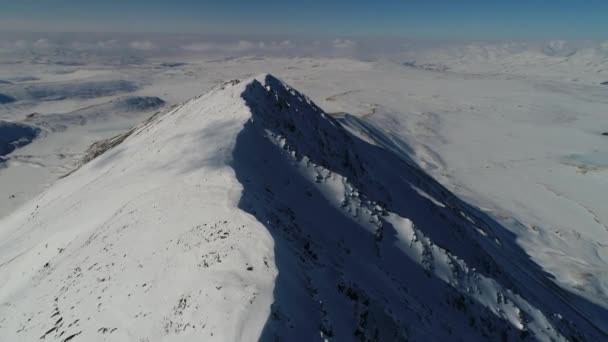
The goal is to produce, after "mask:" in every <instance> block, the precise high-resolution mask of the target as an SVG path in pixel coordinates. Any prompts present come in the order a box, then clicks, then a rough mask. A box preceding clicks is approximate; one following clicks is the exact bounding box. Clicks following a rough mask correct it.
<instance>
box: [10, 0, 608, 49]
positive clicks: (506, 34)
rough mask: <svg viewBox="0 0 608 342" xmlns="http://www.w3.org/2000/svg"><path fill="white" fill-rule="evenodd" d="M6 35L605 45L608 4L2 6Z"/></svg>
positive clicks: (70, 1) (389, 1)
mask: <svg viewBox="0 0 608 342" xmlns="http://www.w3.org/2000/svg"><path fill="white" fill-rule="evenodd" d="M0 6H2V7H1V8H2V12H0V30H1V31H3V32H5V33H6V32H10V31H28V32H36V31H37V32H106V33H111V32H116V33H118V32H124V33H129V32H131V33H136V32H137V33H181V34H190V33H196V34H211V35H242V34H247V35H277V34H279V35H288V36H296V37H300V36H302V37H318V38H327V37H334V36H349V37H372V38H373V37H396V38H407V39H432V40H547V39H567V40H604V39H608V22H607V21H606V20H605V14H606V13H608V3H607V2H605V1H597V0H583V1H576V2H573V1H565V0H557V1H545V0H534V1H523V0H517V1H509V2H500V1H478V0H468V1H458V2H455V1H445V0H432V1H418V0H415V1H396V0H380V1H376V2H375V3H374V5H373V6H370V5H369V3H367V2H364V1H359V0H357V1H348V2H347V1H343V0H338V1H332V2H331V3H326V2H322V1H318V0H313V1H309V2H307V3H306V4H305V5H304V4H297V3H294V2H285V1H275V0H271V1H265V2H263V3H249V2H242V1H236V0H229V1H222V2H208V1H207V2H201V1H193V0H177V1H171V2H166V1H142V0H128V1H122V2H121V3H120V4H119V5H117V4H116V3H113V2H86V3H83V2H79V1H75V0H54V1H44V2H40V1H19V2H16V1H7V0H0Z"/></svg>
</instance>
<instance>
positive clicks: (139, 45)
mask: <svg viewBox="0 0 608 342" xmlns="http://www.w3.org/2000/svg"><path fill="white" fill-rule="evenodd" d="M129 47H131V49H135V50H143V51H150V50H156V49H157V46H156V44H154V43H152V42H151V41H149V40H143V41H137V40H136V41H133V42H131V43H130V44H129Z"/></svg>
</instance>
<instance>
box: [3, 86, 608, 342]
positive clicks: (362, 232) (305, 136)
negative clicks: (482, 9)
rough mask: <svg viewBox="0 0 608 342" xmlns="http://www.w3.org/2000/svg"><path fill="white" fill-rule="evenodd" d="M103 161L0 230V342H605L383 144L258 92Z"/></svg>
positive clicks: (291, 93) (596, 316)
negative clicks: (2, 341)
mask: <svg viewBox="0 0 608 342" xmlns="http://www.w3.org/2000/svg"><path fill="white" fill-rule="evenodd" d="M106 149H107V151H105V152H104V150H106ZM102 152H104V153H102ZM99 153H102V154H101V155H100V156H99V157H97V158H95V159H94V160H92V161H91V162H89V163H87V164H85V165H84V166H82V167H81V168H80V169H79V170H77V171H76V172H74V173H72V174H71V175H69V176H67V177H66V178H64V179H62V180H60V181H59V182H58V183H56V184H55V185H54V186H53V187H51V188H50V189H49V190H48V191H46V192H45V193H44V194H43V195H41V196H40V197H39V198H37V199H36V200H34V201H33V202H31V203H30V204H28V205H27V206H25V207H23V208H22V209H20V210H19V211H17V212H15V213H13V214H12V215H10V216H9V217H7V218H6V219H4V220H3V221H0V284H1V285H0V303H1V304H0V336H1V337H2V339H6V340H24V341H30V340H31V341H34V340H39V339H40V340H45V341H95V340H112V341H178V340H179V341H200V340H206V341H211V340H217V341H231V340H238V341H252V340H258V339H262V340H269V341H273V340H277V339H278V340H287V341H311V340H335V341H349V340H361V341H393V340H395V341H398V340H424V341H428V340H465V341H471V340H501V339H502V340H526V339H529V340H533V339H538V340H551V339H553V340H589V341H595V340H604V339H606V338H608V335H606V331H607V330H608V329H607V327H608V321H607V315H606V310H605V308H602V307H598V306H595V305H594V304H593V303H589V302H588V301H586V300H585V299H583V298H580V297H577V296H576V295H574V294H571V293H569V292H567V291H565V290H563V289H561V288H560V287H558V286H557V285H556V284H555V283H554V281H553V280H552V279H551V275H550V274H548V273H546V272H544V271H543V270H542V269H541V268H540V267H539V266H538V265H537V264H535V263H534V262H533V261H532V260H531V259H530V258H529V257H528V255H527V254H526V253H525V252H524V251H523V250H522V249H521V248H520V247H519V246H518V245H517V243H516V242H515V237H514V235H513V234H512V233H510V232H509V231H507V230H506V229H504V228H503V227H502V226H500V225H499V224H497V223H496V222H495V221H493V220H492V219H491V218H490V217H488V216H487V215H485V214H484V213H482V212H480V211H478V210H476V209H475V208H473V207H471V206H469V205H467V204H466V203H465V202H463V201H461V200H459V199H458V198H456V197H455V196H454V195H452V194H451V193H450V192H449V191H448V190H446V189H445V188H443V187H442V186H441V185H439V184H438V183H437V182H436V181H434V180H433V179H432V178H430V177H429V176H427V175H426V174H425V173H424V172H422V171H421V170H420V169H419V168H417V167H416V166H414V165H413V163H411V162H410V161H409V159H408V154H407V153H406V151H405V150H404V149H403V147H402V146H401V145H400V144H397V143H395V141H394V139H389V138H388V137H386V136H383V135H382V132H380V131H376V130H373V129H372V128H371V126H369V127H368V126H366V125H364V124H361V125H360V126H359V129H357V130H355V129H349V130H347V129H345V128H343V127H342V126H341V124H340V122H339V121H337V120H336V119H334V118H332V117H330V116H328V115H327V114H325V113H324V112H323V111H322V110H321V109H320V108H318V107H317V106H316V105H315V104H313V103H312V102H311V101H310V100H309V99H308V98H306V97H305V96H304V95H302V94H300V93H298V92H297V91H295V90H293V89H291V88H290V87H289V86H287V85H285V84H284V83H282V82H281V81H279V80H277V79H276V78H274V77H272V76H270V75H262V76H259V77H257V78H255V79H251V80H248V81H245V82H238V81H233V82H228V83H225V84H223V85H221V86H219V87H217V88H216V89H214V90H213V91H211V92H210V93H208V94H206V95H204V96H202V97H199V98H196V99H193V100H191V101H188V102H187V103H185V104H183V105H182V106H179V107H177V108H175V109H172V110H171V111H169V112H167V113H165V114H164V115H160V116H156V117H154V118H153V119H151V120H149V121H147V122H146V123H145V124H143V125H141V126H140V127H138V128H136V129H134V130H132V131H130V132H128V133H127V134H125V135H123V136H121V137H118V138H116V139H114V140H111V141H108V142H107V143H104V144H99V145H98V146H97V150H96V151H95V154H99Z"/></svg>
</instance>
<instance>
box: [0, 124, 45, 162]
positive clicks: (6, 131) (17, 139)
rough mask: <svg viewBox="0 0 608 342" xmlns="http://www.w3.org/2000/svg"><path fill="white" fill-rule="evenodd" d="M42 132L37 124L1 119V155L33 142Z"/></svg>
mask: <svg viewBox="0 0 608 342" xmlns="http://www.w3.org/2000/svg"><path fill="white" fill-rule="evenodd" d="M40 132H41V130H40V128H38V127H35V126H30V125H26V124H22V123H18V122H11V121H4V120H0V157H1V156H4V155H7V154H9V153H11V152H13V151H14V150H15V149H17V148H19V147H22V146H25V145H27V144H29V143H31V142H32V140H34V139H36V137H37V136H38V135H39V134H40Z"/></svg>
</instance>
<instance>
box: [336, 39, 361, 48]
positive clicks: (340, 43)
mask: <svg viewBox="0 0 608 342" xmlns="http://www.w3.org/2000/svg"><path fill="white" fill-rule="evenodd" d="M332 44H333V46H334V47H335V48H336V49H352V48H355V47H356V46H357V42H355V41H352V40H350V39H344V40H342V39H335V40H334V41H333V42H332Z"/></svg>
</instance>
